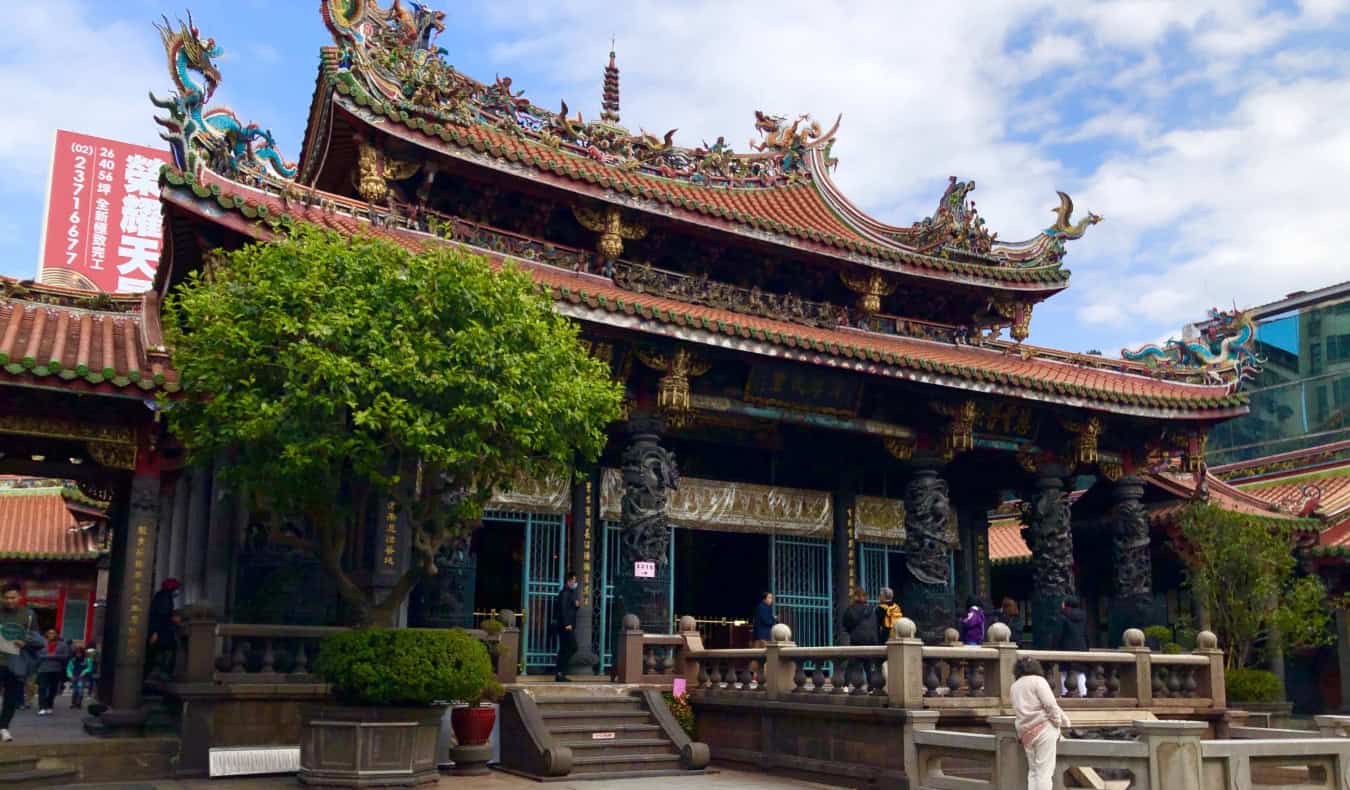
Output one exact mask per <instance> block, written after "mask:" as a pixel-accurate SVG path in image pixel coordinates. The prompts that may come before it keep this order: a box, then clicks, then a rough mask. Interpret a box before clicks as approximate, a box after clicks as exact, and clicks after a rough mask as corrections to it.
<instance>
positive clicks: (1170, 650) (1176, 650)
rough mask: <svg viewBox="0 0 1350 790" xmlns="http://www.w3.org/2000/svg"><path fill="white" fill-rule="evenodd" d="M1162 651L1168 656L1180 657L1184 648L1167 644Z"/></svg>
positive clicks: (1171, 643)
mask: <svg viewBox="0 0 1350 790" xmlns="http://www.w3.org/2000/svg"><path fill="white" fill-rule="evenodd" d="M1162 651H1163V652H1164V653H1166V654H1168V655H1169V656H1175V655H1180V654H1181V653H1185V652H1186V648H1184V647H1182V646H1181V645H1179V644H1177V643H1176V642H1168V643H1167V644H1165V645H1163V646H1162Z"/></svg>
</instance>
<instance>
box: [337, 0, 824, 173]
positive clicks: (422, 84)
mask: <svg viewBox="0 0 1350 790" xmlns="http://www.w3.org/2000/svg"><path fill="white" fill-rule="evenodd" d="M321 8H322V12H323V17H324V22H325V23H326V24H327V25H328V28H329V30H330V32H331V33H332V34H333V39H334V42H335V43H336V44H337V46H338V48H339V50H340V52H341V54H340V56H339V57H338V59H337V63H336V66H337V73H336V74H335V75H332V76H333V78H335V79H336V80H337V81H338V82H340V83H343V84H344V86H345V87H344V90H346V91H349V92H351V93H352V94H354V95H353V98H354V99H356V100H357V102H358V103H359V104H372V103H373V104H376V105H378V104H383V103H389V104H390V106H392V107H395V108H396V109H397V111H398V113H399V114H402V113H406V114H407V116H408V118H410V119H414V120H420V121H422V122H433V123H443V124H451V125H454V126H460V127H473V126H486V127H489V128H493V129H498V130H502V131H507V132H509V133H511V134H512V135H519V136H522V137H525V138H529V139H533V140H535V141H538V142H542V143H544V144H546V145H548V146H549V147H551V148H555V149H559V150H563V151H567V152H568V153H571V154H573V155H576V156H578V157H582V158H586V159H590V160H592V161H594V162H598V163H601V164H603V165H607V166H610V167H615V168H618V169H620V170H624V171H629V172H633V171H640V172H643V173H646V174H648V175H654V176H660V177H663V178H668V179H675V180H683V181H688V182H691V183H695V184H714V185H720V186H737V187H757V186H758V187H766V186H776V185H782V184H786V183H796V182H799V181H804V180H809V179H810V177H811V169H810V167H809V165H808V162H807V153H808V152H810V151H815V150H821V151H823V152H824V158H825V160H826V161H832V160H830V158H829V155H828V151H829V147H830V145H831V143H832V141H833V138H834V133H835V131H836V130H837V129H838V127H839V122H838V121H835V124H834V127H832V128H831V129H830V130H829V131H824V130H823V129H822V128H821V126H820V124H819V123H817V122H814V121H812V120H811V119H810V118H809V117H808V116H805V115H803V116H799V117H798V118H797V120H795V121H793V122H791V123H789V122H788V121H787V119H786V118H785V117H783V116H776V115H767V114H765V113H763V112H757V113H756V114H755V116H756V120H755V128H756V129H757V130H758V131H759V132H760V133H761V135H763V140H761V141H759V142H757V143H752V147H753V148H754V149H755V150H753V151H751V152H747V153H739V154H738V153H735V152H734V151H732V150H731V148H730V147H729V146H728V145H727V144H726V139H725V138H724V137H719V138H718V139H717V141H716V142H715V143H713V144H711V145H709V144H708V143H706V142H705V143H704V144H703V145H701V146H699V147H697V148H685V147H681V146H677V145H675V144H674V142H673V136H674V133H675V131H676V130H674V129H671V130H670V131H669V132H667V133H666V134H665V135H664V137H658V136H656V135H654V134H651V133H648V132H646V131H640V132H639V133H638V134H631V133H629V132H628V130H627V129H624V128H623V127H622V126H620V125H619V70H618V66H617V64H616V62H615V59H614V58H613V56H611V60H610V66H609V67H607V68H606V69H605V82H604V92H603V103H602V104H603V108H604V109H603V111H602V113H601V115H600V118H599V119H598V120H595V121H591V122H587V121H585V120H584V119H582V117H581V116H580V115H579V114H578V115H576V116H575V117H572V116H569V114H568V110H567V104H566V102H562V103H561V111H560V112H556V113H555V112H553V111H551V110H547V109H544V108H542V107H539V106H536V105H534V104H533V103H531V102H530V101H529V100H528V99H526V98H525V97H524V95H523V93H522V92H520V91H512V90H511V87H510V86H511V80H510V78H509V77H500V76H499V77H498V78H497V79H496V81H495V82H494V83H493V84H491V85H487V84H484V83H481V82H478V81H477V80H474V79H472V78H470V77H468V76H466V75H464V74H461V73H459V72H458V71H456V70H455V68H454V67H453V66H451V65H450V64H449V63H447V62H446V61H445V55H446V54H447V53H446V51H445V50H444V49H440V48H436V47H435V46H434V44H433V38H434V36H433V35H432V33H433V32H438V31H439V30H440V29H442V28H443V27H444V23H443V21H442V20H443V18H444V15H443V14H442V13H441V12H433V11H430V10H429V9H428V8H427V7H426V6H424V5H421V4H416V3H414V4H412V10H411V11H408V10H405V9H403V8H402V7H401V6H400V5H399V3H398V2H395V3H394V4H393V5H392V6H390V8H388V9H382V8H381V7H380V5H379V3H378V2H376V0H325V2H324V3H323V5H322V7H321Z"/></svg>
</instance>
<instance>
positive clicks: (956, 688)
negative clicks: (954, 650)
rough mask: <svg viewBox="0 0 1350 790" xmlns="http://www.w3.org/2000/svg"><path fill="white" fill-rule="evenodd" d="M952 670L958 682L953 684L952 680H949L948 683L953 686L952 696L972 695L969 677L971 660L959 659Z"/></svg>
mask: <svg viewBox="0 0 1350 790" xmlns="http://www.w3.org/2000/svg"><path fill="white" fill-rule="evenodd" d="M952 672H953V674H954V675H955V676H956V684H955V685H952V683H951V681H948V685H950V686H952V696H953V697H969V696H970V679H969V678H970V662H969V661H966V660H965V659H961V660H960V661H957V662H956V668H955V669H954V670H953V671H952Z"/></svg>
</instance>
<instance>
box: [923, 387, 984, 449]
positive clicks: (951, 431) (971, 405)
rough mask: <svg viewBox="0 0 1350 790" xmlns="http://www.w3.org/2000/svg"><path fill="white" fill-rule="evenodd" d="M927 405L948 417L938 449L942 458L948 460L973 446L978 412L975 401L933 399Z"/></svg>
mask: <svg viewBox="0 0 1350 790" xmlns="http://www.w3.org/2000/svg"><path fill="white" fill-rule="evenodd" d="M929 406H930V407H931V408H932V409H933V411H934V412H936V413H938V414H941V415H943V416H944V417H947V418H949V419H948V422H947V427H946V428H945V429H943V431H942V436H941V439H940V444H939V448H938V449H939V450H940V451H941V453H942V457H943V459H945V460H947V461H950V460H951V459H952V458H954V457H955V456H956V454H957V453H961V452H965V451H966V450H969V449H971V448H972V447H974V446H975V418H976V416H977V415H978V413H979V409H978V408H977V406H976V404H975V401H973V400H968V401H962V402H960V403H944V402H941V401H935V402H933V403H930V404H929Z"/></svg>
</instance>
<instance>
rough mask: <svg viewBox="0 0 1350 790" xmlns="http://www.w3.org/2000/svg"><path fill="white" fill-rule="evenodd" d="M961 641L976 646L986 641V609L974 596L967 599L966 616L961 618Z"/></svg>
mask: <svg viewBox="0 0 1350 790" xmlns="http://www.w3.org/2000/svg"><path fill="white" fill-rule="evenodd" d="M961 641H962V642H964V643H965V644H967V645H975V646H978V645H979V644H980V643H981V642H983V641H984V607H982V606H980V599H979V598H976V597H975V596H973V595H972V596H970V597H969V598H967V599H966V616H965V617H962V618H961Z"/></svg>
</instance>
